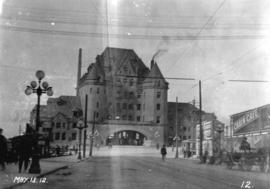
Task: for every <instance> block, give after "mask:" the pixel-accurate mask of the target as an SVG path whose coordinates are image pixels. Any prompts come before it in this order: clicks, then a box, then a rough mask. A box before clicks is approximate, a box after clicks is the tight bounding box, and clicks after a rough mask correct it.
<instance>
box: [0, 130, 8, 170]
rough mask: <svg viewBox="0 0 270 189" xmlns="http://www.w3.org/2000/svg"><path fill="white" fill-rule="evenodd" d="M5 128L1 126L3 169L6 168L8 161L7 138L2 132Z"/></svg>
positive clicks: (1, 160) (0, 160)
mask: <svg viewBox="0 0 270 189" xmlns="http://www.w3.org/2000/svg"><path fill="white" fill-rule="evenodd" d="M2 133H3V129H2V128H0V164H1V166H2V170H5V168H6V166H5V161H6V155H7V139H6V137H5V136H4V135H3V134H2Z"/></svg>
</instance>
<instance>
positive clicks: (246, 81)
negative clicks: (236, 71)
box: [228, 79, 270, 83]
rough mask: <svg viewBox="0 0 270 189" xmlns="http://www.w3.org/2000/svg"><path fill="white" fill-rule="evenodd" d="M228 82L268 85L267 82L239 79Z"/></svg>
mask: <svg viewBox="0 0 270 189" xmlns="http://www.w3.org/2000/svg"><path fill="white" fill-rule="evenodd" d="M228 81H230V82H244V83H268V82H270V81H267V80H243V79H240V80H237V79H230V80H228Z"/></svg>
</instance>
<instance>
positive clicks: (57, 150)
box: [55, 145, 61, 156]
mask: <svg viewBox="0 0 270 189" xmlns="http://www.w3.org/2000/svg"><path fill="white" fill-rule="evenodd" d="M55 150H56V156H60V150H61V149H60V146H58V145H56V149H55Z"/></svg>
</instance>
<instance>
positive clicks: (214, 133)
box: [196, 113, 224, 156]
mask: <svg viewBox="0 0 270 189" xmlns="http://www.w3.org/2000/svg"><path fill="white" fill-rule="evenodd" d="M202 133H203V140H202V152H203V154H204V153H205V151H207V152H208V155H209V156H213V155H219V153H220V152H221V150H222V149H223V141H224V124H223V123H221V122H220V121H218V120H217V119H216V116H215V114H213V113H207V114H204V116H203V121H202ZM199 150H200V124H197V125H196V155H199Z"/></svg>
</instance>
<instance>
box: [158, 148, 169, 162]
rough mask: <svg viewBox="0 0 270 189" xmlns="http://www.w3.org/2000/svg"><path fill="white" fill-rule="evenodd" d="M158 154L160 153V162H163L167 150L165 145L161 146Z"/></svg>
mask: <svg viewBox="0 0 270 189" xmlns="http://www.w3.org/2000/svg"><path fill="white" fill-rule="evenodd" d="M160 153H161V155H162V160H163V161H165V158H166V154H167V150H166V147H165V145H163V146H162V148H161V150H160Z"/></svg>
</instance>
